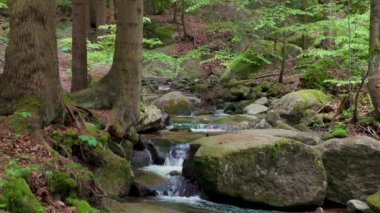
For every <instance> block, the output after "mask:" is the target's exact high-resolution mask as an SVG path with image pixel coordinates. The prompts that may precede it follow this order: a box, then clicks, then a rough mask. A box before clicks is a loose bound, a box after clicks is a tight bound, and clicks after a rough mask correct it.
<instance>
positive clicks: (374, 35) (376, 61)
mask: <svg viewBox="0 0 380 213" xmlns="http://www.w3.org/2000/svg"><path fill="white" fill-rule="evenodd" d="M368 67H369V69H368V90H369V93H370V95H371V99H372V103H373V106H374V107H375V112H376V115H377V116H378V117H380V0H371V21H370V43H369V66H368Z"/></svg>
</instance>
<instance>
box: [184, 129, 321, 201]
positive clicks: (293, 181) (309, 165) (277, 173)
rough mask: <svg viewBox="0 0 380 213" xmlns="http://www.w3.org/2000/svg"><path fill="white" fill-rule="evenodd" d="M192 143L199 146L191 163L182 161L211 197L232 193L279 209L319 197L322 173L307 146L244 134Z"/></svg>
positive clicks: (316, 156)
mask: <svg viewBox="0 0 380 213" xmlns="http://www.w3.org/2000/svg"><path fill="white" fill-rule="evenodd" d="M194 143H195V144H198V146H199V145H200V148H199V150H198V151H197V152H196V154H195V156H194V158H193V162H194V163H193V164H191V163H189V164H186V165H189V166H194V168H193V173H194V175H195V178H196V179H197V181H198V182H199V184H200V186H201V188H202V190H203V191H204V192H205V193H206V194H207V195H208V196H210V198H211V199H218V198H220V197H222V198H223V197H227V198H231V197H232V198H238V199H242V200H244V201H247V202H251V203H263V204H267V205H270V206H274V207H283V208H286V207H299V206H317V205H321V204H322V203H323V201H324V198H325V194H326V187H327V182H326V174H325V170H324V167H323V163H322V158H321V154H320V152H319V151H318V150H317V149H315V148H313V147H310V146H308V145H305V144H303V143H300V142H297V141H294V140H291V139H286V138H280V137H273V136H270V135H266V136H264V135H253V134H247V133H238V134H226V135H219V136H213V137H205V138H202V139H199V140H197V141H195V142H194ZM193 146H194V145H193ZM184 170H187V171H189V169H187V168H184Z"/></svg>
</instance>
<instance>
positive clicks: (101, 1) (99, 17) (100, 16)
mask: <svg viewBox="0 0 380 213" xmlns="http://www.w3.org/2000/svg"><path fill="white" fill-rule="evenodd" d="M105 24H107V0H96V27H97V28H96V35H97V36H101V35H104V34H105V31H104V30H100V29H99V26H102V25H105Z"/></svg>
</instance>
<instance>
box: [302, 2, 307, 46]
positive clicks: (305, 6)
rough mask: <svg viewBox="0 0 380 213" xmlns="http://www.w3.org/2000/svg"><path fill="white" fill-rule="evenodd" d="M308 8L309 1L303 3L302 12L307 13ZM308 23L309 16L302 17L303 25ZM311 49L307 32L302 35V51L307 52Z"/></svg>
mask: <svg viewBox="0 0 380 213" xmlns="http://www.w3.org/2000/svg"><path fill="white" fill-rule="evenodd" d="M307 8H308V0H303V1H302V10H303V11H304V12H306V9H307ZM307 22H308V16H307V15H303V16H302V23H303V24H306V23H307ZM308 48H309V41H308V33H307V30H305V32H304V33H303V34H302V50H307V49H308Z"/></svg>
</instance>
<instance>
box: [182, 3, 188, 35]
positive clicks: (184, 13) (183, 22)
mask: <svg viewBox="0 0 380 213" xmlns="http://www.w3.org/2000/svg"><path fill="white" fill-rule="evenodd" d="M185 15H186V5H185V0H182V1H181V22H182V28H183V40H184V41H188V40H189V35H188V34H187V28H186V22H185V20H186V18H185Z"/></svg>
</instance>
